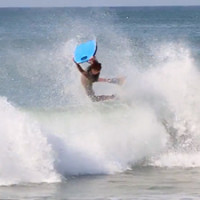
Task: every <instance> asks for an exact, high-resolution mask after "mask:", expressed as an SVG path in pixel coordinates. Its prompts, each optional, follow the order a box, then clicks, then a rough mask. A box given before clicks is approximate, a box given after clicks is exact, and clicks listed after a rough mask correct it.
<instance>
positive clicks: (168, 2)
mask: <svg viewBox="0 0 200 200" xmlns="http://www.w3.org/2000/svg"><path fill="white" fill-rule="evenodd" d="M176 5H180V6H188V5H199V6H200V0H0V7H68V6H76V7H88V6H176Z"/></svg>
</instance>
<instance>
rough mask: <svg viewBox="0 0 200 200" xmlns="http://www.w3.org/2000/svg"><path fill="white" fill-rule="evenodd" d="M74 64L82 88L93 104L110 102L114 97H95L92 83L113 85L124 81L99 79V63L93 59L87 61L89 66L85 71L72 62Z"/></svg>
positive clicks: (120, 79) (119, 79)
mask: <svg viewBox="0 0 200 200" xmlns="http://www.w3.org/2000/svg"><path fill="white" fill-rule="evenodd" d="M74 63H75V64H76V66H77V68H78V70H79V71H80V73H81V82H82V85H83V87H84V88H85V91H86V94H87V95H88V96H89V97H90V99H91V100H92V101H94V102H98V101H105V100H111V99H114V98H115V95H100V96H96V95H95V92H94V90H93V83H94V82H107V83H114V84H119V85H120V84H122V83H123V81H124V78H112V79H106V78H100V77H99V76H100V72H101V63H99V62H98V61H97V60H96V59H95V57H92V58H91V59H90V60H89V63H90V65H89V66H88V68H87V69H86V70H84V69H83V68H82V67H81V66H80V64H78V63H76V62H75V60H74Z"/></svg>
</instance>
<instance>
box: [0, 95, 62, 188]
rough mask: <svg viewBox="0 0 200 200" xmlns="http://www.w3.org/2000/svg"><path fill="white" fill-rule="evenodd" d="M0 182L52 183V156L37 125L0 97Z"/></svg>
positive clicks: (1, 183)
mask: <svg viewBox="0 0 200 200" xmlns="http://www.w3.org/2000/svg"><path fill="white" fill-rule="evenodd" d="M0 116H1V124H0V137H1V140H0V162H1V165H0V174H1V176H0V185H10V184H18V183H23V182H36V183H38V182H55V181H59V180H60V178H59V175H58V174H57V173H56V171H55V170H54V156H53V151H52V149H51V146H50V145H49V144H48V143H47V139H46V137H45V136H44V135H43V134H42V133H41V130H40V128H39V126H38V124H37V123H36V122H35V121H34V120H32V119H30V118H29V117H28V116H27V115H26V114H25V113H23V112H21V111H19V110H18V109H16V108H15V107H14V106H12V105H11V104H10V103H8V102H7V100H6V99H5V98H2V97H1V98H0Z"/></svg>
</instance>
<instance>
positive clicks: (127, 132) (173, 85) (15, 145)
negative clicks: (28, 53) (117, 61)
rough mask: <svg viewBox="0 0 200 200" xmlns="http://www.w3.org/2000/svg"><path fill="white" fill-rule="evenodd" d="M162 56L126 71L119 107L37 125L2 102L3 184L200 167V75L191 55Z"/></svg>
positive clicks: (50, 116) (49, 117) (163, 49)
mask: <svg viewBox="0 0 200 200" xmlns="http://www.w3.org/2000/svg"><path fill="white" fill-rule="evenodd" d="M159 48H160V50H159ZM159 48H158V47H156V48H155V50H156V51H155V53H154V56H155V58H156V62H155V65H154V66H151V67H150V68H148V69H139V68H138V67H137V66H134V63H132V64H131V65H130V63H131V61H129V62H128V63H127V65H125V66H126V67H125V71H124V74H125V75H127V79H126V83H125V84H124V86H123V87H122V88H121V91H120V93H119V96H120V98H121V102H122V103H120V104H119V106H116V105H112V104H110V105H109V104H100V105H97V104H91V103H88V101H87V100H86V101H84V102H87V103H86V104H84V105H85V106H86V107H85V108H84V107H80V106H78V105H75V107H74V108H73V109H68V110H66V112H64V111H63V112H58V111H53V112H52V113H48V112H44V111H43V112H42V111H41V113H42V114H41V113H40V114H34V117H30V116H29V114H27V113H25V112H22V111H19V110H18V108H17V107H16V106H13V105H11V104H10V103H9V102H8V101H7V100H6V99H5V98H1V99H0V116H1V120H2V122H1V125H0V134H1V141H0V146H1V147H0V148H1V149H0V163H1V165H0V174H1V177H0V184H1V185H9V184H16V183H21V182H54V181H60V180H61V179H60V177H62V176H69V175H78V174H101V173H116V172H120V171H124V170H127V169H130V168H131V167H132V166H135V165H152V166H159V167H186V168H187V167H199V166H200V159H199V157H198V153H199V145H200V138H199V130H200V127H199V120H200V108H199V105H198V104H199V102H200V101H199V100H200V91H199V87H198V86H199V85H200V75H199V71H198V70H197V68H196V66H195V64H194V62H193V59H192V58H191V56H190V53H189V51H188V49H187V48H186V47H184V46H181V45H177V44H176V45H175V44H167V45H161V46H160V47H159ZM157 52H159V53H157ZM74 70H75V69H74ZM75 73H76V72H75V71H72V73H71V74H75ZM71 85H72V86H73V82H72V83H71ZM80 91H82V90H81V88H80ZM100 92H102V91H100ZM69 93H70V94H72V93H73V98H74V99H75V98H79V97H80V96H81V95H84V93H80V92H79V91H77V90H71V91H68V92H67V94H68V95H69ZM79 99H80V98H79ZM85 99H86V98H85ZM163 122H164V123H165V126H164V125H163ZM170 135H171V136H170Z"/></svg>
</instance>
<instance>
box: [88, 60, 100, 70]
mask: <svg viewBox="0 0 200 200" xmlns="http://www.w3.org/2000/svg"><path fill="white" fill-rule="evenodd" d="M90 67H91V69H95V70H96V71H100V70H101V63H99V62H98V61H96V60H94V61H93V63H92V64H91V65H90Z"/></svg>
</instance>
